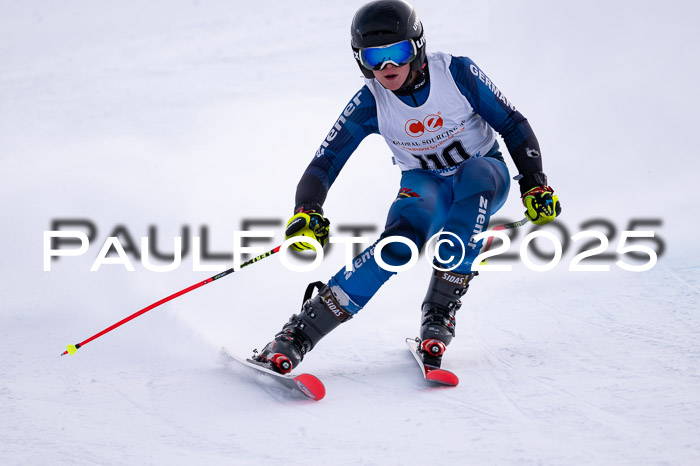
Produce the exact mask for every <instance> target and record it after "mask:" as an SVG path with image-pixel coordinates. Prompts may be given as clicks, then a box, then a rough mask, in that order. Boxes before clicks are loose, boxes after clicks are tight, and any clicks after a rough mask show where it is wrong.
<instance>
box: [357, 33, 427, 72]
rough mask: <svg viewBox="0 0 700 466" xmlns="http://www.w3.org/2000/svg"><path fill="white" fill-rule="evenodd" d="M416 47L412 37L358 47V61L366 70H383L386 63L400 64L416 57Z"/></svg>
mask: <svg viewBox="0 0 700 466" xmlns="http://www.w3.org/2000/svg"><path fill="white" fill-rule="evenodd" d="M417 54H418V49H417V48H416V43H415V42H414V41H413V39H406V40H402V41H401V42H396V43H394V44H389V45H382V46H380V47H367V48H364V49H360V53H359V55H360V63H361V64H362V66H364V67H365V68H367V69H368V70H383V69H384V67H385V66H386V65H387V63H391V64H392V65H394V66H402V65H405V64H407V63H411V62H412V61H413V59H415V58H416V55H417Z"/></svg>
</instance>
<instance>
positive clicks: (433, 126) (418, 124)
mask: <svg viewBox="0 0 700 466" xmlns="http://www.w3.org/2000/svg"><path fill="white" fill-rule="evenodd" d="M442 124H443V122H442V117H441V116H440V112H438V113H437V114H431V115H428V116H427V117H425V118H423V121H418V120H416V119H410V120H408V121H407V122H406V126H405V130H406V134H408V135H409V136H411V137H412V138H417V137H420V136H422V135H423V133H425V132H426V131H430V132H431V133H434V132H435V131H438V130H440V129H441V128H442Z"/></svg>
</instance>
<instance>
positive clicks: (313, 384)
mask: <svg viewBox="0 0 700 466" xmlns="http://www.w3.org/2000/svg"><path fill="white" fill-rule="evenodd" d="M221 354H222V355H223V356H224V357H226V358H227V359H228V360H229V361H232V362H235V363H237V364H242V365H243V366H245V367H248V368H250V369H254V370H256V371H258V372H262V373H263V374H267V375H269V376H270V377H272V379H273V380H275V381H277V382H278V383H280V384H282V385H284V386H285V387H289V388H292V389H294V390H297V391H299V392H301V393H303V394H304V395H305V396H307V397H308V398H310V399H312V400H314V401H319V400H321V399H323V397H324V396H326V387H324V386H323V382H321V381H320V380H319V379H318V377H316V376H314V375H311V374H299V375H293V374H280V373H279V372H276V371H274V370H272V369H270V368H269V367H267V366H266V365H264V364H262V363H259V362H257V361H254V360H252V359H243V358H240V357H238V356H236V355H235V354H232V353H231V352H230V351H229V350H227V349H226V348H223V347H222V348H221Z"/></svg>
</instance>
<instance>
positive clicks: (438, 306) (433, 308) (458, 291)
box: [419, 270, 478, 368]
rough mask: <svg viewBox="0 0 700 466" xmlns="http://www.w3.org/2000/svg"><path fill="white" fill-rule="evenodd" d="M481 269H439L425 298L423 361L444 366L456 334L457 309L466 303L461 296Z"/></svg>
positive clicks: (422, 333) (422, 321) (422, 332)
mask: <svg viewBox="0 0 700 466" xmlns="http://www.w3.org/2000/svg"><path fill="white" fill-rule="evenodd" d="M476 275H478V272H472V273H469V274H466V275H465V274H458V273H454V272H443V271H440V270H435V271H434V273H433V276H432V277H431V279H430V285H429V286H428V293H427V294H426V295H425V299H424V300H423V306H422V307H421V311H422V314H423V315H422V320H421V328H420V340H421V343H420V347H419V353H420V355H421V357H422V358H423V363H424V364H425V365H428V366H431V367H437V368H439V367H440V364H441V362H442V355H443V354H444V353H445V349H447V345H449V344H450V342H451V341H452V338H453V337H454V336H455V313H456V312H457V310H459V308H460V307H461V306H462V302H461V301H460V298H461V297H462V296H464V294H465V293H466V292H467V289H468V288H469V282H470V281H471V280H472V279H473V278H474V277H475V276H476Z"/></svg>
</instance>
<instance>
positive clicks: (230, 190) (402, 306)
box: [0, 0, 700, 465]
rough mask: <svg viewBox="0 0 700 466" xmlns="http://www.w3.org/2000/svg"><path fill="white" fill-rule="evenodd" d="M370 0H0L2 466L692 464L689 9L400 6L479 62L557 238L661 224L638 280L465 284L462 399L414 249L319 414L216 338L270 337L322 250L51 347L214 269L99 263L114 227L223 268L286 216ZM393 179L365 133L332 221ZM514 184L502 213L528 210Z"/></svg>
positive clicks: (336, 259) (359, 322) (319, 366)
mask: <svg viewBox="0 0 700 466" xmlns="http://www.w3.org/2000/svg"><path fill="white" fill-rule="evenodd" d="M361 3H362V2H360V1H348V2H342V3H341V2H325V1H320V0H318V1H308V2H307V1H305V2H268V3H266V4H264V5H260V6H257V5H253V4H251V3H249V2H231V1H204V0H202V1H196V0H191V1H185V0H172V1H168V2H165V1H152V2H136V1H126V2H80V1H76V0H62V1H57V2H48V1H38V0H35V1H27V2H3V3H2V14H1V15H0V63H2V66H0V193H1V196H2V203H1V205H2V222H0V235H1V236H0V238H1V239H2V241H1V242H0V245H1V246H0V247H2V258H3V260H2V265H1V266H0V280H1V283H2V284H3V285H2V287H1V288H0V302H1V303H2V305H1V308H0V309H1V312H0V337H1V339H0V341H1V342H2V345H3V351H2V352H0V462H1V463H2V464H12V465H15V464H31V465H34V464H195V463H199V464H245V465H247V464H276V463H281V462H284V463H288V464H323V463H326V464H409V463H410V464H428V463H430V464H475V465H482V464H616V465H618V464H635V465H636V464H700V338H699V336H700V318H699V317H698V312H699V311H698V308H699V306H698V296H699V294H700V260H699V259H700V254H699V252H700V247H698V244H697V241H696V238H695V237H694V234H695V233H696V232H697V231H698V227H700V222H699V221H698V217H697V213H698V202H697V197H698V194H700V193H699V192H698V189H697V182H696V180H695V177H696V175H697V170H698V168H700V163H698V161H697V160H698V159H697V156H696V153H695V146H696V144H695V143H694V141H693V139H692V138H693V136H694V135H695V134H696V133H697V129H698V117H697V108H698V105H699V104H700V102H699V99H698V92H696V88H697V83H698V82H699V81H700V73H698V66H699V65H698V61H697V57H698V56H699V54H698V52H699V51H698V44H699V43H700V37H699V34H698V30H697V27H696V24H695V22H696V18H697V17H698V13H699V12H700V11H699V9H698V7H697V6H696V4H695V3H694V2H690V1H683V2H677V1H670V2H663V3H659V2H644V1H643V2H626V1H619V2H602V1H598V0H593V1H588V2H576V3H570V2H554V1H531V2H516V1H493V2H475V1H464V0H459V1H457V0H452V1H442V2H432V3H431V2H428V1H425V0H415V2H414V6H415V7H416V8H417V9H418V11H419V12H420V14H421V18H422V20H423V23H424V25H425V27H426V31H427V38H428V47H429V49H430V50H443V51H448V52H451V53H453V54H456V55H468V56H470V57H471V58H472V59H474V60H475V61H476V63H477V64H479V65H480V66H481V67H482V68H483V69H484V70H485V71H486V72H487V73H488V74H489V77H490V78H492V79H493V81H494V82H495V83H497V85H498V86H499V88H500V89H501V90H502V91H503V92H504V93H505V94H506V95H507V96H508V98H509V99H511V100H512V101H513V102H514V103H515V104H516V106H518V108H520V109H521V110H522V111H523V113H524V114H525V115H527V117H528V119H529V120H530V122H531V124H532V125H533V127H534V129H535V131H536V133H537V135H538V138H539V140H540V143H541V146H542V150H543V155H544V157H545V159H544V162H545V168H546V171H547V173H548V175H549V177H550V181H551V183H552V185H553V186H554V188H555V189H556V190H557V193H558V194H559V195H560V197H561V201H562V204H563V206H564V215H563V216H562V218H561V221H560V224H562V225H564V226H565V227H566V228H567V230H568V232H569V234H570V235H572V234H574V233H576V232H578V231H581V230H582V229H584V228H583V227H582V224H583V223H585V222H587V221H588V220H591V219H596V218H602V219H608V220H610V221H611V222H613V224H614V226H615V227H616V229H617V235H615V237H614V238H612V237H611V238H610V248H609V250H610V251H613V250H614V249H615V247H616V244H617V241H618V238H619V232H620V231H621V230H624V229H627V226H628V223H629V221H630V220H631V219H635V218H647V219H660V220H661V221H662V224H661V225H660V226H656V227H654V228H652V229H653V230H655V232H656V235H657V237H660V238H662V240H663V241H664V242H665V245H666V250H665V252H664V254H663V255H662V257H661V259H660V260H659V262H658V264H656V266H655V267H654V268H652V269H651V270H650V271H648V272H642V273H632V272H626V271H623V270H620V269H619V268H618V267H617V266H615V265H614V263H613V262H611V261H608V262H606V263H607V264H609V265H611V271H610V272H578V273H574V272H569V271H568V264H569V263H570V262H571V259H572V257H573V255H574V252H573V251H574V248H573V247H571V248H569V250H568V251H567V253H566V254H565V255H564V258H563V260H562V262H561V263H560V264H559V265H558V266H557V267H556V268H554V269H553V270H551V271H549V272H534V271H532V270H530V269H528V268H527V267H525V266H524V265H523V264H522V263H520V262H514V263H513V271H512V272H503V273H496V272H491V273H483V274H482V275H481V276H480V277H478V279H477V280H475V281H474V282H473V286H472V287H471V289H470V292H469V294H468V295H467V296H466V298H465V300H464V301H465V305H464V307H463V308H462V310H461V311H460V313H459V316H458V317H459V324H458V327H457V332H458V338H456V339H455V340H454V342H453V344H452V345H451V346H450V348H449V352H448V355H447V356H446V360H445V367H446V368H448V369H451V370H453V371H455V372H456V373H458V374H459V376H460V379H461V384H460V385H459V387H457V388H454V389H436V388H428V387H426V386H425V384H424V383H423V381H422V380H421V378H420V376H419V374H418V372H417V370H416V368H415V367H414V366H415V362H414V361H413V358H412V357H411V356H410V354H408V352H407V351H406V349H405V344H404V338H405V337H407V336H413V335H415V334H416V332H417V329H418V324H419V306H420V302H421V300H422V297H423V294H424V292H425V286H426V283H427V278H428V275H429V269H428V265H427V264H426V263H425V262H421V263H420V264H419V265H417V266H416V267H414V268H413V269H412V270H410V271H408V272H405V273H402V274H400V275H399V276H398V277H395V278H393V279H392V280H390V282H389V283H388V284H387V285H386V286H385V288H383V289H382V290H381V291H380V293H379V294H378V295H377V296H376V298H375V299H374V300H373V301H372V302H371V303H370V305H368V306H367V308H366V309H365V310H363V311H362V313H361V314H360V315H358V317H357V318H356V319H354V320H352V321H351V322H349V323H347V324H346V325H344V326H343V327H341V328H340V329H338V330H337V331H336V332H334V333H333V334H332V335H330V336H329V337H327V339H326V340H324V341H323V342H321V343H320V344H319V346H318V348H317V349H315V350H314V351H313V352H312V353H311V354H310V355H309V356H308V357H307V359H306V360H305V361H304V365H303V369H304V370H305V371H309V372H312V373H314V374H316V375H317V376H319V377H320V378H321V379H322V380H324V382H325V384H326V388H327V392H328V393H327V396H326V398H325V399H324V400H323V401H321V402H318V403H314V402H309V401H306V400H304V399H301V398H299V397H297V396H295V395H294V394H293V393H291V392H288V391H286V390H282V389H280V388H279V387H277V386H275V385H271V384H270V383H269V382H267V381H265V380H264V379H260V378H259V377H251V376H249V375H248V374H246V373H244V372H240V371H236V370H231V369H230V368H226V367H225V366H224V365H223V364H222V363H221V361H220V359H219V355H218V352H219V348H220V347H221V346H222V345H226V346H227V347H229V348H231V349H232V350H233V351H237V352H240V353H242V354H247V353H248V352H249V351H250V350H251V349H252V348H255V347H258V348H259V347H260V346H261V345H263V344H264V343H265V342H266V341H268V340H269V338H270V337H271V336H272V335H273V334H274V333H275V332H276V331H277V330H278V329H279V328H280V327H281V325H282V324H283V323H284V322H285V321H286V319H287V318H288V317H289V315H290V314H291V313H292V312H296V311H297V310H298V307H299V304H300V302H301V298H302V294H303V289H304V287H305V285H306V284H307V283H308V282H309V281H313V280H325V279H327V278H328V277H329V275H330V274H331V273H334V272H335V271H336V270H337V269H338V268H339V267H340V266H341V265H342V262H343V255H342V251H341V250H340V249H339V248H336V249H334V250H333V252H332V253H330V254H329V255H328V257H327V258H326V260H325V261H324V263H323V264H322V265H321V266H320V267H319V268H318V269H317V270H315V271H313V272H309V273H293V272H290V271H288V270H286V269H285V268H284V267H282V265H281V264H280V262H279V261H278V260H277V259H276V258H270V259H267V260H265V261H263V262H260V263H257V264H255V265H253V266H251V267H250V268H249V269H245V270H244V271H242V272H240V273H237V274H234V275H232V276H230V277H226V278H225V279H222V281H220V282H215V283H213V284H210V285H207V286H206V287H204V288H202V289H200V290H196V291H193V292H192V293H190V294H187V295H185V296H182V297H180V298H178V299H177V300H175V301H172V302H171V303H168V304H166V305H164V306H162V307H160V308H158V309H156V310H154V311H151V312H150V313H148V314H145V315H143V316H141V317H139V318H138V319H137V320H135V321H133V322H130V323H129V324H127V325H125V326H123V327H121V328H119V329H118V330H115V331H114V332H111V333H109V334H108V335H106V336H104V337H102V338H100V339H98V340H96V341H93V342H92V343H90V344H89V345H86V346H85V347H84V348H82V349H80V350H79V352H78V353H77V354H76V355H75V356H64V357H60V356H59V354H60V352H62V351H63V350H64V349H65V347H66V344H69V343H70V344H73V343H76V342H79V341H82V340H84V339H86V338H87V337H89V336H90V335H93V334H94V333H96V332H98V331H99V330H101V329H103V328H105V327H107V326H108V325H110V324H112V323H114V322H117V321H119V320H120V319H122V318H123V317H125V316H127V315H129V314H131V313H133V312H135V311H137V310H139V309H141V308H142V307H144V306H146V305H148V304H150V303H152V302H154V301H156V300H159V299H161V298H162V297H164V296H167V295H169V294H171V293H173V292H175V291H178V290H180V289H182V288H184V287H186V286H188V285H190V284H193V283H197V282H199V281H201V280H203V279H205V278H207V277H209V276H210V275H212V274H213V272H193V267H192V255H191V254H189V255H187V256H186V257H185V258H184V259H183V263H182V265H181V267H179V268H178V269H177V270H176V271H173V272H168V273H155V272H150V271H147V270H145V269H144V267H143V266H142V265H141V264H140V263H139V262H138V261H134V262H135V263H134V266H135V268H136V271H135V272H127V271H125V269H124V267H123V266H121V265H109V264H108V265H103V266H102V267H101V269H100V270H99V271H98V272H90V271H89V269H90V266H91V265H92V262H93V260H94V259H95V257H96V256H97V254H98V252H99V251H100V248H101V246H102V244H103V243H104V241H105V240H106V238H107V236H108V235H109V234H110V232H112V231H113V230H114V229H115V228H116V227H117V226H120V225H121V226H124V227H125V228H126V230H128V232H129V233H130V234H131V236H133V237H134V238H135V239H136V241H138V238H140V237H141V236H146V235H147V233H148V228H149V226H151V225H155V226H157V228H158V230H157V237H158V241H159V246H158V248H159V249H160V250H164V251H170V250H172V238H173V237H174V236H177V235H179V234H180V232H181V229H182V227H183V226H187V227H189V229H190V232H191V233H192V236H195V235H198V234H199V229H200V227H201V226H207V227H208V228H209V234H210V238H209V239H210V246H209V247H210V250H212V251H215V252H229V253H230V252H231V250H232V244H233V242H232V236H233V232H234V231H235V230H238V229H240V228H241V221H242V220H244V219H252V218H267V219H270V218H272V219H286V218H287V217H288V215H289V213H290V210H291V208H292V203H293V195H294V190H295V187H296V184H297V182H298V179H299V176H300V175H301V173H302V171H303V169H304V168H305V166H306V164H307V163H308V161H309V160H310V159H311V157H312V156H313V154H314V152H315V150H316V148H317V147H318V144H319V143H320V141H321V140H322V139H323V137H324V136H325V134H326V133H327V131H328V130H329V129H330V127H331V125H332V124H333V122H334V121H335V119H336V118H337V116H338V114H339V113H340V111H341V110H342V108H343V107H344V105H345V103H346V102H347V101H348V100H349V99H350V97H352V95H353V94H354V92H355V91H356V90H357V89H358V88H359V87H360V86H361V85H362V81H361V79H360V73H359V70H358V69H357V67H356V65H355V63H354V60H353V59H352V56H351V53H350V50H349V46H348V36H349V34H348V29H349V23H350V19H351V17H352V14H353V12H354V11H355V10H356V9H357V7H358V6H359V5H360V4H361ZM511 167H512V164H511ZM398 179H399V172H398V169H396V167H393V166H391V163H390V157H389V151H388V149H387V148H386V146H385V144H384V142H383V141H382V140H381V138H378V137H377V138H370V139H368V140H367V141H365V142H364V143H363V145H362V146H361V148H360V150H359V151H358V152H357V153H356V154H355V156H354V157H353V158H352V159H351V160H350V161H349V162H348V164H347V166H346V167H345V169H344V171H343V173H342V174H341V176H340V178H339V179H338V181H337V183H336V184H335V185H334V187H333V190H332V191H331V193H330V194H329V197H328V201H327V203H326V211H327V214H328V216H329V217H330V218H331V220H332V221H333V223H334V225H336V226H337V225H352V224H371V225H377V226H380V225H383V220H384V216H385V214H386V211H387V209H388V206H389V204H390V202H391V201H392V200H393V198H394V196H395V193H396V190H397V188H398ZM516 189H517V188H516V187H515V186H513V190H512V193H511V194H512V196H511V199H510V201H509V202H508V204H507V205H506V206H505V207H504V209H503V210H502V211H501V212H500V213H499V214H498V215H499V217H501V218H506V219H511V220H515V219H519V218H520V217H522V207H521V206H520V204H519V201H518V196H517V191H516ZM61 218H83V219H89V220H91V221H92V222H94V223H95V225H97V227H98V232H97V239H96V240H95V241H93V242H92V243H91V245H90V249H89V251H88V253H87V254H85V255H84V256H81V257H68V258H61V259H59V260H56V261H54V262H53V264H52V271H51V272H44V271H43V267H42V266H43V256H42V254H43V232H44V231H45V230H49V229H50V226H51V221H52V220H54V219H61ZM525 228H526V229H527V228H529V227H525ZM257 229H261V228H260V227H257ZM526 231H529V230H526ZM552 231H555V232H556V230H552ZM276 235H277V236H276V237H275V239H274V240H269V241H268V242H267V243H260V244H261V245H267V246H269V247H272V245H273V244H275V241H280V240H281V235H280V231H279V228H278V229H276ZM375 235H376V233H375ZM522 236H523V235H522V234H521V235H520V238H522ZM646 244H649V243H646ZM517 247H518V245H517V243H514V245H513V248H517ZM576 247H577V248H578V247H579V246H578V244H577V245H576ZM516 250H517V249H516ZM215 262H216V261H215ZM220 262H222V263H223V264H224V265H226V266H227V267H228V266H230V264H228V263H227V262H226V261H220ZM205 264H207V265H213V262H211V261H208V262H205Z"/></svg>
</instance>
